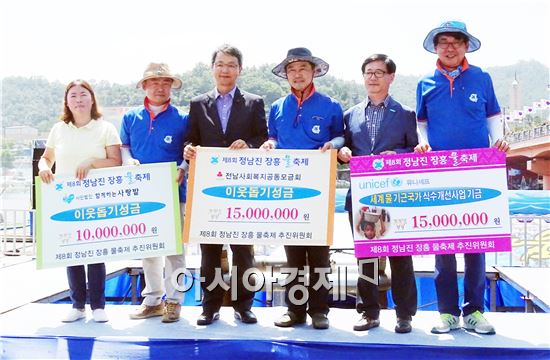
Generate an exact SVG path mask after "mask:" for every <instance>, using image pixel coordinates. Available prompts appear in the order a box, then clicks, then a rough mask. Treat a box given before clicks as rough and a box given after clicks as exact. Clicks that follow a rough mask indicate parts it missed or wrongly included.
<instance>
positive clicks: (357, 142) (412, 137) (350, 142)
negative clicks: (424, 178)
mask: <svg viewBox="0 0 550 360" xmlns="http://www.w3.org/2000/svg"><path fill="white" fill-rule="evenodd" d="M367 101H368V99H366V100H364V101H362V102H361V103H359V104H357V105H355V106H353V107H352V108H350V109H349V110H348V111H346V112H345V113H344V125H345V130H344V137H345V140H346V142H345V146H347V147H348V148H350V150H351V153H352V155H353V156H362V155H372V154H374V155H377V154H380V153H381V152H383V151H386V150H391V151H395V152H396V153H407V152H412V151H413V150H414V147H415V146H416V145H417V144H418V136H417V134H416V115H415V112H414V110H412V109H410V108H408V107H406V106H403V105H401V104H400V103H398V102H397V101H395V100H394V99H393V98H391V97H390V99H389V102H388V107H387V109H386V111H385V112H384V117H383V118H382V121H381V122H380V130H379V131H378V135H377V137H376V139H375V140H374V144H372V142H371V139H370V136H369V131H368V128H367V126H366V122H365V108H366V106H367ZM350 209H351V192H348V196H347V198H346V210H350Z"/></svg>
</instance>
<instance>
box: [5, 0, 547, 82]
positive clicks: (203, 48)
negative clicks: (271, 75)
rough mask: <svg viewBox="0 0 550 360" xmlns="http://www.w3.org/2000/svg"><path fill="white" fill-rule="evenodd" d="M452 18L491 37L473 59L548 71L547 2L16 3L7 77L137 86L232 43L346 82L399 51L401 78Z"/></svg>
mask: <svg viewBox="0 0 550 360" xmlns="http://www.w3.org/2000/svg"><path fill="white" fill-rule="evenodd" d="M448 19H459V20H463V21H465V22H466V24H467V27H468V31H469V32H470V33H471V34H472V35H474V36H475V37H477V38H478V39H480V40H481V43H482V46H481V49H480V50H478V51H477V52H474V53H472V54H469V55H468V60H469V61H470V63H472V64H475V65H478V66H481V67H483V68H486V67H491V66H500V65H511V64H514V63H516V62H517V61H519V60H531V59H535V60H537V61H539V62H542V63H544V64H546V65H547V66H550V25H549V24H550V1H548V0H461V1H454V2H451V1H441V0H416V1H413V0H382V1H380V0H379V1H372V0H333V1H325V0H275V1H273V0H233V1H227V0H226V1H221V0H201V1H198V0H195V1H186V0H172V1H169V0H150V1H144V0H93V1H90V0H89V1H81V0H11V1H9V0H8V1H1V2H0V28H1V33H0V40H1V43H0V77H6V76H26V77H29V76H41V77H45V78H46V79H48V80H50V81H55V80H59V81H61V82H62V83H67V82H69V81H71V80H73V79H75V78H83V79H86V80H92V79H93V80H107V81H109V82H111V83H113V82H114V83H122V84H127V83H135V82H137V81H138V80H139V79H140V78H141V75H142V74H143V71H144V69H145V67H146V65H147V64H148V63H149V62H166V63H168V65H169V66H170V68H171V69H172V71H173V72H176V73H182V72H185V71H188V70H190V69H192V68H193V67H194V66H195V65H196V64H197V63H199V62H203V63H209V62H210V56H211V54H212V52H213V51H214V49H216V48H217V47H218V46H219V45H220V44H223V43H229V44H232V45H235V46H237V47H238V48H239V49H240V50H241V51H242V53H243V58H244V59H243V62H244V64H243V65H244V67H245V69H246V67H247V66H258V65H262V64H266V63H269V64H271V63H278V62H280V61H282V59H284V57H285V56H286V53H287V50H288V49H290V48H293V47H299V46H305V47H308V48H309V49H310V50H311V51H312V52H313V55H314V56H318V57H321V58H322V59H324V60H325V61H327V62H328V63H329V64H330V70H329V74H331V75H333V76H336V77H337V78H341V79H346V80H356V81H358V82H360V81H361V72H360V66H361V63H362V62H363V60H364V59H365V58H366V57H367V56H369V55H370V54H372V53H386V54H388V55H390V56H391V57H392V58H393V59H394V61H395V62H396V64H397V75H398V76H399V74H400V73H401V74H405V75H422V74H425V73H427V72H429V71H430V70H431V69H433V67H434V64H435V60H436V56H435V55H433V54H431V53H428V52H427V51H425V50H424V49H423V48H422V42H423V40H424V38H425V36H426V35H427V34H428V32H429V31H430V30H431V29H432V28H434V27H436V26H437V25H439V24H440V23H441V22H442V21H444V20H448ZM184 82H185V79H184Z"/></svg>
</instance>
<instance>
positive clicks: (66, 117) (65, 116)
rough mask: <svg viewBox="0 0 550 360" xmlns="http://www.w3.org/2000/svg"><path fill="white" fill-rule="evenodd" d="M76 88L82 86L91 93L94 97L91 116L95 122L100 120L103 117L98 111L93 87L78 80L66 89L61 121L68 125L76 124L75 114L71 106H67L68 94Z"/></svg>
mask: <svg viewBox="0 0 550 360" xmlns="http://www.w3.org/2000/svg"><path fill="white" fill-rule="evenodd" d="M74 86H82V87H83V88H84V89H86V90H88V91H89V92H90V95H91V96H92V101H93V103H92V109H91V111H90V116H91V117H92V119H94V120H97V119H99V118H100V117H101V116H102V114H101V113H100V112H99V110H98V105H97V100H96V98H95V93H94V90H93V89H92V85H90V84H89V83H88V82H87V81H85V80H81V79H77V80H73V81H71V82H70V83H69V84H68V85H67V87H66V88H65V96H64V97H63V113H62V114H61V120H63V121H64V122H65V123H66V124H68V123H74V117H73V112H72V111H71V109H69V105H68V104H67V94H68V93H69V90H71V88H72V87H74Z"/></svg>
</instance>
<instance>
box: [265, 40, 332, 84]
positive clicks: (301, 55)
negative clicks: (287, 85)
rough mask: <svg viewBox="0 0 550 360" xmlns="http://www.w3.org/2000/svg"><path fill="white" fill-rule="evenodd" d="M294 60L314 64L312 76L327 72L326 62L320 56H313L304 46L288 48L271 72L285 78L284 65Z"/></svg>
mask: <svg viewBox="0 0 550 360" xmlns="http://www.w3.org/2000/svg"><path fill="white" fill-rule="evenodd" d="M296 61H307V62H310V63H312V64H313V65H315V70H314V73H313V77H319V76H323V75H325V74H326V73H327V72H328V63H327V62H326V61H324V60H323V59H321V58H318V57H315V56H313V55H312V54H311V51H309V50H308V49H306V48H304V47H299V48H294V49H290V50H288V52H287V54H286V58H285V59H284V60H283V61H282V62H281V63H280V64H279V65H277V66H275V67H274V68H273V70H271V72H272V73H273V74H275V75H277V76H278V77H282V78H283V79H287V76H286V67H287V65H288V64H290V63H293V62H296Z"/></svg>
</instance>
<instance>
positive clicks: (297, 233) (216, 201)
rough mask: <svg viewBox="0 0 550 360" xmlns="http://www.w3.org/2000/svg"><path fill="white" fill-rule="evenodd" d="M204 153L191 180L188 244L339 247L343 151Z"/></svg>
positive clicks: (220, 150) (200, 150) (207, 150)
mask: <svg viewBox="0 0 550 360" xmlns="http://www.w3.org/2000/svg"><path fill="white" fill-rule="evenodd" d="M197 150H198V151H197V156H196V158H195V159H194V160H193V161H191V168H190V173H189V181H188V190H187V204H186V210H185V226H184V239H189V241H190V242H194V243H204V244H222V243H226V244H271V245H283V244H284V245H330V244H332V232H333V226H334V222H333V221H334V195H335V182H336V151H327V152H325V153H321V152H320V151H318V150H271V151H265V150H258V149H246V150H228V149H225V148H206V147H198V148H197Z"/></svg>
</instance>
